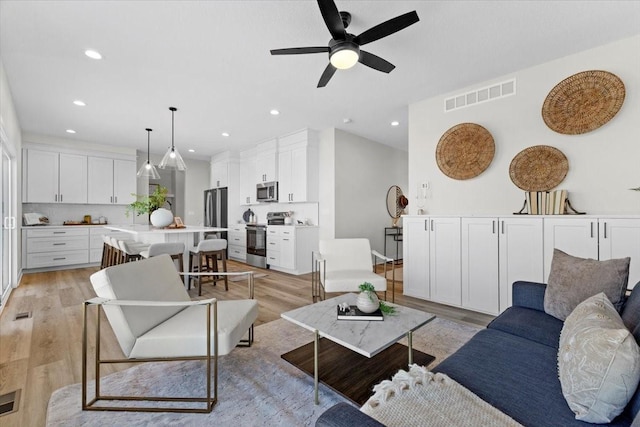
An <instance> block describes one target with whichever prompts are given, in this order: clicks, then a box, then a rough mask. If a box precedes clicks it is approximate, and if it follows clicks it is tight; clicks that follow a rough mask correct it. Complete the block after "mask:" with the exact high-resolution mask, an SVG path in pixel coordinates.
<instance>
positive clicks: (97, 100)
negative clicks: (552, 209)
mask: <svg viewBox="0 0 640 427" xmlns="http://www.w3.org/2000/svg"><path fill="white" fill-rule="evenodd" d="M336 3H337V6H338V9H339V10H347V11H349V12H351V14H352V21H351V25H350V27H349V32H351V33H353V34H359V33H361V32H363V31H364V30H366V29H368V28H370V27H372V26H374V25H376V24H378V23H380V22H383V21H386V20H387V19H390V18H393V17H395V16H397V15H400V14H403V13H406V12H409V11H412V10H417V12H418V15H419V17H420V22H418V23H417V24H415V25H413V26H411V27H409V28H407V29H405V30H403V31H400V32H398V33H396V34H393V35H391V36H389V37H387V38H385V39H382V40H378V41H376V42H373V43H371V44H369V45H367V46H366V47H365V50H367V51H369V52H371V53H374V54H376V55H378V56H381V57H383V58H385V59H386V60H388V61H390V62H391V63H393V64H395V65H396V67H397V68H396V69H395V70H394V71H392V72H391V73H390V74H384V73H381V72H378V71H375V70H372V69H370V68H368V67H365V66H363V65H361V64H358V65H356V66H355V67H354V68H352V69H350V70H346V71H338V72H337V73H336V74H335V75H334V77H333V79H332V80H331V81H330V82H329V84H328V86H327V87H325V88H322V89H317V88H316V85H317V82H318V79H319V78H320V75H321V74H322V71H323V70H324V68H325V66H326V64H327V62H328V58H327V55H326V54H312V55H292V56H271V55H270V53H269V50H270V49H275V48H285V47H299V46H322V45H326V44H327V42H328V40H329V39H330V36H329V32H328V30H327V29H326V27H325V25H324V22H323V20H322V17H321V15H320V12H319V9H318V6H317V4H316V2H315V1H312V0H308V1H307V0H305V1H265V0H261V1H237V0H236V1H54V0H52V1H25V0H20V1H13V0H0V58H1V59H2V62H3V64H4V67H5V69H6V72H7V76H8V80H9V85H10V87H11V91H12V95H13V99H14V103H15V107H16V110H17V114H18V118H19V121H20V125H21V127H22V129H23V131H24V132H28V133H34V134H41V135H48V136H53V137H59V138H67V139H71V140H78V141H86V142H92V143H99V144H109V145H114V146H126V147H135V148H137V149H140V150H143V151H146V132H145V130H144V129H145V128H146V127H151V128H153V129H154V132H153V134H152V139H151V144H152V145H151V151H152V152H155V153H162V152H164V151H165V150H166V147H167V146H168V145H170V135H171V113H170V111H169V110H168V107H170V106H175V107H177V108H178V111H177V112H176V117H175V142H176V146H177V147H178V148H179V150H180V152H181V153H182V154H183V156H185V157H200V156H207V157H208V156H211V155H213V154H215V153H218V152H221V151H224V150H228V149H231V150H234V149H244V148H248V147H250V146H252V145H254V144H255V143H257V142H260V141H262V140H265V139H268V138H272V137H275V136H279V135H284V134H287V133H289V132H292V131H295V130H298V129H301V128H304V127H310V128H313V129H325V128H329V127H336V128H340V129H343V130H345V131H348V132H351V133H354V134H357V135H361V136H364V137H366V138H369V139H371V140H375V141H378V142H381V143H383V144H388V145H391V146H394V147H398V148H401V149H404V150H406V149H407V105H408V104H410V103H412V102H415V101H418V100H421V99H425V98H429V97H432V96H435V95H438V94H443V93H446V92H449V91H452V90H455V89H458V88H462V87H465V86H468V85H472V84H474V83H478V82H482V81H485V80H487V79H491V78H495V77H498V76H502V75H505V74H508V73H511V72H514V71H517V70H520V69H523V68H526V67H529V66H532V65H535V64H539V63H542V62H546V61H549V60H552V59H555V58H559V57H562V56H566V55H569V54H572V53H575V52H579V51H582V50H585V49H589V48H591V47H595V46H599V45H603V44H606V43H608V42H611V41H615V40H619V39H622V38H625V37H630V36H633V35H635V34H638V33H640V2H638V1H573V0H571V1H398V0H394V1H347V0H337V2H336ZM86 49H95V50H98V51H99V52H100V53H102V55H103V57H104V58H103V59H102V60H100V61H95V60H91V59H89V58H87V57H86V56H85V55H84V54H83V52H84V51H85V50H86ZM572 71H574V70H572ZM75 99H81V100H83V101H85V102H86V103H87V106H86V107H76V106H74V105H73V104H72V101H73V100H75ZM272 108H277V109H278V110H280V111H281V114H280V115H279V116H277V117H274V116H271V115H270V114H269V110H271V109H272ZM346 118H349V119H351V120H352V122H351V123H349V124H345V123H344V122H343V121H344V119H346ZM393 120H398V121H399V122H400V126H397V127H391V126H390V122H391V121H393ZM69 128H71V129H75V130H76V131H77V133H76V134H75V135H69V134H67V133H66V132H65V130H66V129H69ZM222 132H229V133H230V134H231V136H230V137H228V138H225V137H223V136H221V133H222ZM190 148H191V149H195V150H196V153H195V154H189V153H188V152H187V149H190Z"/></svg>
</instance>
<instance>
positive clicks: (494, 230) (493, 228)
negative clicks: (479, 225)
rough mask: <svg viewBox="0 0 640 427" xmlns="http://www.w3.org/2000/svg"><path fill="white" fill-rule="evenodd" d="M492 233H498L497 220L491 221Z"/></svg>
mask: <svg viewBox="0 0 640 427" xmlns="http://www.w3.org/2000/svg"><path fill="white" fill-rule="evenodd" d="M491 234H496V222H495V221H491Z"/></svg>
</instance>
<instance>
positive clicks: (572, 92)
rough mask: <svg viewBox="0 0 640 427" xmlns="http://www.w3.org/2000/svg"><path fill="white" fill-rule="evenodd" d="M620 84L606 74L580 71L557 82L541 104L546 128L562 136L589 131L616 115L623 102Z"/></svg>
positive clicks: (618, 80) (623, 94)
mask: <svg viewBox="0 0 640 427" xmlns="http://www.w3.org/2000/svg"><path fill="white" fill-rule="evenodd" d="M624 97H625V89H624V83H622V80H620V78H618V76H616V75H615V74H612V73H609V72H607V71H597V70H596V71H583V72H582V73H578V74H574V75H573V76H571V77H568V78H566V79H564V80H563V81H561V82H560V83H558V84H557V85H556V87H554V88H553V89H551V92H549V95H547V98H546V99H545V100H544V104H543V105H542V118H543V119H544V122H545V123H546V124H547V126H549V128H550V129H552V130H554V131H556V132H558V133H562V134H565V135H578V134H582V133H587V132H591V131H592V130H594V129H598V128H599V127H600V126H602V125H604V124H605V123H607V122H608V121H609V120H611V119H612V118H613V116H615V115H616V113H617V112H618V111H619V110H620V107H622V103H623V102H624Z"/></svg>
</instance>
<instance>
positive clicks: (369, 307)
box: [356, 282, 396, 314]
mask: <svg viewBox="0 0 640 427" xmlns="http://www.w3.org/2000/svg"><path fill="white" fill-rule="evenodd" d="M358 288H359V289H360V294H359V295H358V300H357V301H356V307H358V310H360V311H362V312H363V313H373V312H374V311H376V310H377V309H378V308H380V311H382V313H384V314H394V313H395V312H396V308H395V307H391V306H390V305H387V304H386V303H385V302H384V301H380V300H379V299H378V295H376V290H375V288H374V287H373V285H372V284H371V283H369V282H364V283H362V284H361V285H360V286H358Z"/></svg>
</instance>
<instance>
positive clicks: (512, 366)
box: [316, 282, 640, 427]
mask: <svg viewBox="0 0 640 427" xmlns="http://www.w3.org/2000/svg"><path fill="white" fill-rule="evenodd" d="M545 289H546V285H544V284H541V283H531V282H516V283H514V284H513V306H512V307H510V308H508V309H507V310H505V311H504V312H503V313H502V314H501V315H500V316H498V317H496V318H495V319H494V320H493V321H492V322H491V323H490V324H489V325H488V326H487V328H486V329H484V330H482V331H480V332H478V333H477V334H476V335H475V336H474V337H473V338H472V339H471V340H469V341H468V342H467V343H466V344H465V345H464V346H462V347H461V348H460V349H459V350H458V351H457V352H455V353H454V354H452V355H451V356H449V357H448V358H446V359H445V360H443V361H442V362H441V363H440V364H438V365H437V366H436V367H435V368H434V369H433V371H434V372H442V373H444V374H447V375H448V376H449V377H451V378H453V379H454V380H456V381H457V382H458V383H460V384H462V385H463V386H465V387H466V388H468V389H469V390H471V391H472V392H474V393H475V394H476V395H478V396H479V397H480V398H481V399H483V400H484V401H486V402H488V403H490V404H491V405H493V406H495V407H496V408H498V409H499V410H501V411H502V412H504V413H505V414H507V415H509V416H510V417H512V418H513V419H515V420H516V421H518V422H519V423H520V424H523V425H525V426H540V427H543V426H549V427H551V426H553V427H556V426H563V427H564V426H567V427H568V426H580V427H585V426H594V425H595V424H589V423H585V422H582V421H578V420H576V419H575V414H574V413H573V412H572V411H571V409H569V406H568V405H567V402H566V400H565V399H564V396H563V395H562V389H561V387H560V380H559V379H558V368H557V355H558V343H559V339H560V332H561V330H562V325H563V322H562V321H560V320H558V319H556V318H555V317H553V316H550V315H548V314H546V313H545V312H544V293H545ZM621 316H622V320H623V321H624V323H625V326H627V328H628V329H629V330H630V331H631V332H632V333H633V335H634V337H635V339H636V341H637V342H638V343H640V283H638V285H636V286H635V288H634V291H633V292H632V293H631V295H630V296H629V297H628V298H627V301H626V302H625V305H624V307H623V309H622V312H621ZM639 412H640V387H639V388H638V390H636V393H635V395H634V396H633V398H632V400H631V402H629V405H627V408H626V409H625V411H624V412H623V413H622V414H620V415H619V416H618V417H617V418H616V419H614V420H613V422H611V423H610V424H607V425H609V426H630V425H631V424H632V422H634V419H635V422H634V426H635V425H640V415H638V413H639ZM316 426H318V427H346V426H366V427H374V426H375V427H379V426H382V424H380V423H378V422H377V421H375V420H374V419H372V418H370V417H368V416H367V415H365V414H363V413H362V412H360V411H359V410H358V409H357V408H355V407H354V406H352V405H350V404H347V403H339V404H337V405H334V406H333V407H331V408H329V409H328V410H327V411H325V412H324V413H323V414H322V415H321V416H320V417H319V418H318V420H317V422H316Z"/></svg>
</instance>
